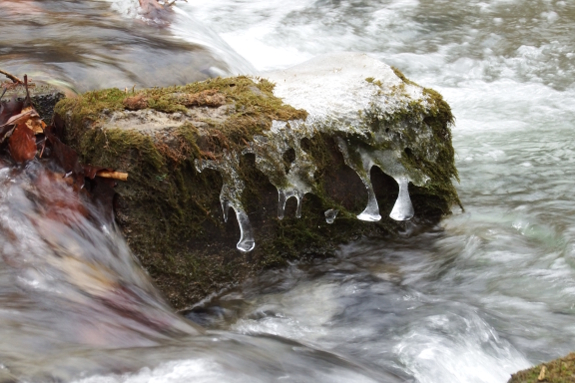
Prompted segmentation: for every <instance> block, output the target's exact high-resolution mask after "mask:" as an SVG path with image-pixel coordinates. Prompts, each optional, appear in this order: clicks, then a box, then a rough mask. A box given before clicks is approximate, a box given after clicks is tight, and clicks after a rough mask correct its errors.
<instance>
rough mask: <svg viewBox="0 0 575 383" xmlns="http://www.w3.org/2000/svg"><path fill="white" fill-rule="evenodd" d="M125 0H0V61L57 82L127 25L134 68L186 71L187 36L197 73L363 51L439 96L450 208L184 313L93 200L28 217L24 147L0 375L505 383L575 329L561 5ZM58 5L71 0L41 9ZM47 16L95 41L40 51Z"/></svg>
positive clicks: (7, 225)
mask: <svg viewBox="0 0 575 383" xmlns="http://www.w3.org/2000/svg"><path fill="white" fill-rule="evenodd" d="M134 3H135V2H134V1H128V0H125V1H122V0H115V1H64V0H60V1H55V0H52V1H48V0H43V1H35V2H33V1H23V0H16V1H10V2H2V4H0V8H6V7H8V4H10V6H11V7H12V11H11V12H12V13H4V14H3V18H2V24H1V25H0V31H1V33H0V52H2V53H1V54H2V56H1V57H0V67H2V66H3V65H4V64H5V63H6V64H9V66H10V65H11V67H12V68H14V67H16V66H17V65H18V64H21V63H26V65H36V66H38V65H39V64H43V63H45V64H49V67H50V68H55V69H51V70H44V71H45V72H47V73H48V74H49V75H50V76H52V77H56V78H59V79H61V80H63V81H67V82H70V83H72V84H73V85H75V83H74V81H75V77H74V76H76V73H77V72H76V70H77V68H81V70H82V71H86V72H90V71H92V69H86V68H95V69H93V71H104V72H106V73H108V71H109V72H110V73H112V74H114V73H124V75H125V73H128V72H130V71H132V72H135V73H137V69H134V68H136V67H135V66H133V67H131V66H129V65H136V64H134V63H132V62H131V61H130V60H129V59H127V58H125V61H126V62H127V63H128V64H129V65H128V64H126V65H128V66H127V67H123V69H122V70H119V71H118V70H117V69H114V70H111V69H109V66H106V65H108V64H109V62H110V61H109V60H108V61H106V60H107V59H106V60H104V59H103V57H104V56H105V54H106V52H107V50H108V49H109V47H108V46H107V44H106V41H109V39H111V40H112V41H117V40H115V39H118V38H119V37H117V36H120V35H121V36H124V40H122V41H126V42H129V44H127V45H123V46H122V48H121V49H120V51H121V52H124V53H122V54H126V53H125V52H135V53H140V52H152V53H149V54H150V55H152V56H153V57H152V59H150V60H149V61H150V62H151V63H152V66H153V69H149V71H150V72H149V73H150V78H152V77H153V76H154V74H153V70H156V69H157V70H159V71H160V72H159V73H165V72H164V71H163V69H162V68H165V67H167V66H171V67H170V68H172V70H174V68H175V69H176V70H177V71H179V72H180V73H184V72H185V70H187V69H186V68H188V69H189V67H193V70H197V68H198V66H196V62H195V61H193V60H191V59H190V61H189V62H191V63H192V64H191V65H190V66H185V65H182V62H181V61H178V60H179V59H178V57H184V59H183V60H184V61H185V60H186V57H199V56H194V55H193V54H191V53H189V52H191V51H194V49H192V48H190V46H191V45H192V44H197V45H198V46H200V47H202V49H203V51H205V52H208V53H209V58H208V59H206V60H207V61H205V64H204V66H205V67H206V68H204V72H202V73H204V74H205V75H213V74H214V73H219V72H218V71H224V72H225V71H228V72H246V71H247V72H249V71H251V72H253V73H255V72H256V70H257V71H260V72H265V71H266V70H271V69H278V68H284V67H288V66H291V65H293V64H297V63H299V62H302V61H305V60H306V59H308V58H311V57H313V56H315V55H317V54H320V53H326V52H333V51H365V52H369V53H370V54H371V55H373V56H374V57H377V58H379V59H381V60H383V61H384V62H386V63H388V64H391V65H394V66H396V67H398V68H400V69H401V70H402V71H404V73H405V74H406V75H407V76H408V77H409V78H410V79H412V80H414V81H416V82H418V83H419V84H422V85H424V86H428V87H432V88H434V89H436V90H438V91H439V92H440V93H442V94H443V95H444V97H445V98H446V100H447V101H448V102H449V103H450V105H451V106H452V108H453V112H454V114H455V116H456V118H457V120H456V125H455V127H454V128H453V144H454V147H455V149H456V156H457V157H456V161H457V167H458V169H459V174H460V180H461V182H460V183H459V184H458V186H457V188H458V191H459V193H460V197H461V200H462V202H463V204H464V206H465V211H463V212H462V211H455V212H454V215H453V216H451V217H448V218H447V219H445V220H444V221H443V222H442V223H441V224H440V225H439V226H438V227H437V228H435V229H434V230H432V231H430V232H428V233H425V234H417V235H411V236H408V235H406V236H405V237H404V238H399V239H397V240H395V241H393V242H391V243H390V242H380V241H368V240H361V241H358V242H356V243H351V244H348V245H345V246H342V247H341V249H340V250H339V252H338V256H337V257H335V258H332V259H328V260H321V261H317V262H315V263H312V264H305V265H301V264H294V265H292V266H290V267H289V268H288V269H287V270H281V271H275V272H268V273H266V274H264V275H262V276H260V277H259V278H258V279H257V280H253V281H250V282H249V283H248V284H246V285H245V286H242V287H237V288H234V289H232V290H229V291H225V292H221V293H219V294H217V295H214V296H213V297H210V298H209V299H206V300H205V301H204V302H201V303H200V304H198V305H197V306H196V307H194V308H193V309H192V310H190V311H188V312H187V313H186V316H187V317H188V318H190V319H192V320H193V321H195V322H196V323H199V324H201V325H202V326H203V329H202V328H199V327H198V326H195V325H192V324H191V323H190V322H187V321H184V320H183V319H180V318H179V317H177V316H175V315H173V314H172V313H170V311H169V309H168V308H167V307H166V306H165V304H164V303H163V301H162V299H161V297H159V296H158V294H157V293H156V292H155V291H154V289H153V287H151V286H150V284H149V283H148V282H147V280H146V278H145V276H143V275H141V273H139V272H138V271H137V270H138V269H137V267H135V265H136V264H135V261H133V260H132V259H131V256H130V254H129V251H128V250H127V249H126V246H125V244H124V242H123V241H122V239H121V238H118V236H117V235H116V234H114V233H115V231H114V228H113V227H108V226H106V224H104V223H103V221H102V220H101V219H100V218H98V213H97V212H90V213H89V214H88V213H86V212H84V213H83V214H80V213H74V214H72V215H71V217H72V218H70V217H68V218H66V221H65V223H66V224H65V225H64V224H62V223H61V221H62V219H61V218H60V219H58V217H52V216H50V215H48V217H49V218H41V217H46V215H45V214H40V213H38V211H40V212H44V213H45V209H46V207H45V206H49V203H50V202H51V201H50V200H48V201H44V200H42V198H40V197H39V194H38V193H39V192H38V190H41V187H42V185H43V183H42V182H40V181H41V179H42V178H43V177H47V176H45V175H44V176H43V174H44V173H43V172H42V171H41V170H40V169H39V168H38V166H37V165H36V164H33V165H30V166H29V167H28V169H26V170H25V171H22V170H18V171H16V170H13V169H9V168H7V167H4V168H3V169H0V176H1V177H2V179H1V180H0V182H2V195H0V199H2V212H1V219H0V221H1V225H2V227H3V234H2V238H1V243H2V252H3V253H2V254H3V260H2V270H1V274H0V286H1V288H2V290H1V292H0V294H1V296H0V300H1V302H2V305H1V307H0V332H1V334H2V336H1V337H0V363H2V366H0V367H2V368H0V378H1V377H3V376H4V375H5V376H7V377H10V376H12V377H14V376H15V377H17V378H22V379H24V381H26V380H32V381H42V376H51V377H55V378H57V379H62V380H64V381H66V380H70V379H76V381H81V382H84V383H87V382H189V381H197V382H270V381H288V382H364V381H365V382H373V381H378V382H402V381H407V382H421V383H428V382H430V383H431V382H442V383H444V382H453V383H456V382H474V383H475V382H506V381H507V379H508V378H509V375H510V374H511V373H512V372H515V371H516V370H518V369H521V368H525V367H528V366H529V365H531V364H535V363H538V362H540V361H543V360H548V359H552V358H555V357H559V356H561V355H563V354H566V353H568V352H569V351H572V350H574V349H575V325H574V324H573V323H575V321H574V319H575V248H574V246H573V245H574V244H575V202H574V201H575V198H574V197H573V193H572V190H573V186H574V185H575V177H574V176H575V174H574V173H575V170H573V168H574V166H575V149H574V145H573V144H572V143H571V140H572V137H573V133H572V128H573V126H574V125H575V109H574V108H573V107H572V105H574V104H575V84H574V81H575V40H573V38H572V36H573V35H574V33H575V4H573V3H572V2H571V1H556V0H533V1H529V2H525V1H521V0H485V1H476V0H467V1H462V0H449V1H442V0H435V1H433V0H419V1H418V0H371V1H360V0H357V1H343V0H331V1H328V0H317V1H312V0H292V1H289V2H287V1H278V0H266V1H240V0H212V1H210V2H205V1H199V0H188V3H181V2H179V3H177V5H176V7H177V12H176V15H177V18H179V19H177V18H176V19H177V20H176V21H173V20H172V21H170V22H171V24H170V23H167V24H165V25H164V26H163V27H161V28H160V27H158V25H159V24H161V23H162V22H163V21H162V20H160V21H158V22H155V21H153V20H152V21H150V20H149V19H146V18H145V17H143V16H142V15H141V14H138V13H137V12H136V11H134V9H135V8H134V7H135V5H134ZM23 4H25V5H27V7H28V9H30V10H29V11H28V10H26V11H23V10H22V9H23V8H22V7H21V6H22V5H23ZM40 4H42V5H40ZM45 4H47V5H45ZM32 5H34V6H36V8H38V9H40V10H39V11H38V12H42V13H41V15H42V16H37V15H36V14H35V13H34V12H35V10H36V8H34V7H32ZM48 5H50V6H51V7H52V11H51V12H52V13H50V12H48V10H47V9H46V7H48ZM18 7H20V8H18ZM42 7H44V8H42ZM60 7H62V8H61V9H68V10H70V9H73V12H75V13H72V11H70V12H68V13H66V12H64V13H63V14H64V16H63V15H60V16H58V17H59V18H58V17H56V16H54V12H55V11H56V10H60ZM8 8H9V7H8ZM4 15H8V16H4ZM66 15H67V16H66ZM71 15H76V16H75V17H72V16H71ZM66 17H67V18H66ZM62 18H64V19H62ZM78 18H80V19H81V21H80V20H79V19H78ZM31 19H32V21H30V20H31ZM20 20H26V22H29V23H30V24H26V25H27V26H25V27H23V26H22V24H25V23H22V22H20ZM57 20H61V23H64V24H65V25H67V26H69V27H70V28H72V30H74V31H80V30H82V28H79V27H78V26H79V25H83V24H85V23H89V24H90V28H91V29H90V31H89V33H87V34H84V35H82V36H75V37H73V39H74V41H76V42H77V45H78V44H80V43H82V44H87V45H86V46H89V47H90V48H91V49H92V51H91V53H90V54H84V53H83V52H84V51H82V53H81V54H78V53H77V52H76V51H77V49H76V51H74V50H73V49H72V50H65V49H64V48H61V49H64V50H65V52H66V54H67V55H69V56H70V57H71V58H69V59H64V58H62V59H60V58H59V57H62V56H61V53H58V52H59V51H58V50H56V49H52V50H50V49H46V48H45V47H54V46H58V40H59V38H61V37H62V36H68V35H67V34H66V30H65V29H64V30H61V29H58V28H56V26H55V25H54V24H55V23H56V22H57ZM178 20H179V21H178ZM182 20H184V21H182ZM185 20H195V21H194V22H193V23H192V22H185ZM41 22H43V23H44V24H43V25H47V27H46V28H48V30H50V31H52V35H50V34H47V35H46V36H45V37H44V41H43V43H41V42H40V40H39V37H33V36H29V35H26V34H25V33H31V31H32V30H33V28H32V27H31V26H30V25H37V24H38V23H41ZM154 23H156V24H154ZM18 28H20V29H18ZM74 28H76V29H74ZM16 31H20V32H16ZM90 34H93V36H92V38H91V39H88V37H86V36H87V35H90ZM110 34H111V35H110ZM8 35H9V36H10V38H9V39H7V38H5V36H8ZM109 36H112V37H110V38H109V39H108V40H107V38H108V37H109ZM114 36H115V37H114ZM126 36H127V37H126ZM96 37H98V39H96ZM15 39H16V40H15ZM70 39H72V37H70ZM87 39H88V40H87ZM14 41H17V42H18V43H14ZM24 41H29V42H30V43H29V44H27V45H26V46H24V44H23V42H24ZM42 44H43V45H42ZM173 44H175V45H173ZM77 45H76V46H77ZM151 46H153V47H154V49H157V50H160V51H162V52H164V53H166V52H167V53H168V56H169V58H166V59H164V58H162V57H163V56H162V55H159V56H157V55H156V54H157V51H154V50H153V49H151ZM228 46H231V47H232V48H233V49H235V50H236V51H237V52H238V53H239V54H240V55H242V56H243V57H245V58H246V59H247V60H248V61H249V62H251V64H252V65H253V67H255V69H252V68H251V66H250V64H247V63H245V62H243V61H242V59H241V58H238V57H239V56H238V55H236V54H235V53H234V52H233V51H231V50H230V48H229V47H228ZM74 49H75V48H74ZM46 51H48V52H46ZM153 52H156V53H153ZM222 52H224V53H222ZM172 53H174V55H173V57H172ZM59 55H60V56H59ZM114 55H115V53H109V56H110V57H112V58H113V57H115V56H114ZM186 55H189V56H186ZM210 55H211V56H210ZM121 57H125V56H121ZM202 57H204V56H202ZM206 57H208V56H206ZM210 57H211V58H210ZM220 57H221V59H220ZM58 60H60V61H58ZM212 61H214V62H215V61H218V62H219V63H220V64H218V65H215V64H213V63H212ZM222 62H223V64H222ZM64 63H68V64H66V65H64ZM69 63H76V64H74V65H72V64H69ZM77 63H80V64H77ZM105 63H108V64H106V65H104V64H105ZM143 63H145V64H147V62H145V61H144V62H143ZM154 63H156V64H155V65H154ZM160 63H161V65H160ZM140 64H142V62H140ZM140 64H138V65H139V66H138V68H139V67H141V65H140ZM114 65H115V64H114ZM212 66H213V67H214V68H212V69H211V71H212V72H210V69H209V68H210V67H212ZM159 67H162V68H159ZM27 68H28V67H27ZM75 68H76V69H75ZM126 68H128V69H126ZM222 68H223V69H222ZM230 68H231V69H230ZM4 69H6V68H4ZM161 69H162V70H161ZM190 70H191V69H190ZM93 71H92V72H90V73H93ZM167 72H169V71H167ZM167 72H166V73H167ZM82 73H84V72H82ZM128 77H129V76H128ZM95 78H96V77H95ZM168 79H169V78H168ZM185 80H186V78H185V77H182V78H180V79H178V81H185ZM93 84H94V81H92V82H90V83H88V85H77V86H78V87H79V88H81V87H82V86H93ZM38 180H40V181H38ZM54 198H56V197H54ZM68 208H69V209H71V210H72V211H74V209H73V206H69V207H68ZM47 220H48V221H47ZM53 222H56V223H53ZM58 222H60V223H58ZM9 229H10V230H9ZM39 238H42V239H39ZM86 238H92V239H91V240H87V239H86ZM94 249H97V250H94ZM57 270H68V271H73V272H69V273H57V272H56V271H57ZM70 275H81V276H83V277H82V278H76V279H74V280H70ZM2 374H4V375H2Z"/></svg>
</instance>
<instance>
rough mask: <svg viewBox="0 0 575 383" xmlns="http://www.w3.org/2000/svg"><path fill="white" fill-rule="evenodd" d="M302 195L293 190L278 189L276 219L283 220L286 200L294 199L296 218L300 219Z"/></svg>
mask: <svg viewBox="0 0 575 383" xmlns="http://www.w3.org/2000/svg"><path fill="white" fill-rule="evenodd" d="M303 196H304V193H303V192H301V191H299V190H295V189H280V188H278V219H284V217H285V211H286V204H287V200H288V199H290V198H291V197H294V198H295V199H296V201H297V208H296V211H295V216H296V218H301V209H302V200H303Z"/></svg>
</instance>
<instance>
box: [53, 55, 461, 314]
mask: <svg viewBox="0 0 575 383" xmlns="http://www.w3.org/2000/svg"><path fill="white" fill-rule="evenodd" d="M266 77H268V78H269V79H270V80H271V81H269V80H266V79H259V78H248V77H231V78H217V79H211V80H207V81H205V82H199V83H192V84H189V85H186V86H177V87H169V88H153V89H144V90H141V91H135V92H132V91H127V92H126V91H124V90H119V89H107V90H102V91H94V92H88V93H85V94H83V95H81V96H79V97H77V98H70V99H65V100H63V101H61V102H60V103H59V104H58V105H57V107H56V110H57V113H58V114H59V115H60V116H61V117H62V118H63V120H64V121H65V123H66V141H67V143H68V144H70V145H72V146H73V147H74V148H75V149H76V150H77V151H78V152H79V153H80V155H81V157H82V161H83V162H84V163H89V164H92V165H97V166H103V167H111V168H116V169H119V170H122V171H127V172H128V173H129V174H130V176H129V179H128V182H123V183H120V184H119V185H118V187H117V193H118V195H119V198H118V200H117V204H116V205H117V209H116V219H117V222H118V224H119V226H120V227H121V229H122V230H123V232H124V234H125V236H126V238H127V240H128V242H129V244H130V246H131V248H132V249H133V251H134V252H135V253H136V255H137V256H138V258H139V259H140V261H141V263H142V265H143V266H144V267H145V268H146V270H147V271H148V272H149V273H150V275H151V276H152V278H153V279H154V280H155V282H156V283H157V284H158V286H159V287H160V289H161V290H162V291H163V292H164V293H165V294H166V295H167V296H168V298H169V299H170V301H171V302H172V304H174V305H175V306H176V307H177V308H184V307H186V306H188V305H190V304H191V303H193V302H195V301H197V300H198V299H199V298H201V297H204V296H206V295H207V294H209V293H211V292H214V291H217V290H219V289H221V288H222V287H224V286H226V285H228V284H229V283H235V282H240V281H242V280H243V279H245V278H246V277H248V276H250V275H253V273H254V272H257V271H259V270H262V269H263V268H269V267H276V266H282V265H285V264H286V262H289V261H291V260H295V259H302V258H306V257H318V256H329V255H331V254H333V251H334V249H335V248H336V247H337V245H339V244H341V243H342V242H345V241H348V240H350V239H354V238H358V237H359V236H363V235H367V236H389V235H396V234H397V233H399V232H404V233H406V232H407V233H408V232H411V231H414V230H419V228H421V227H425V225H429V224H434V223H437V222H438V220H439V219H440V218H441V217H442V216H443V215H445V214H449V212H450V209H451V207H452V206H453V205H454V204H458V203H459V200H458V198H457V193H456V191H455V189H454V187H453V185H452V181H453V179H454V178H456V177H457V172H456V169H455V166H454V162H453V155H454V152H453V147H452V146H451V133H450V129H449V127H450V125H451V123H452V121H453V117H452V115H451V111H450V108H449V106H448V105H447V103H445V101H443V99H442V98H441V96H440V95H439V94H438V93H436V92H435V91H433V90H430V89H426V88H423V87H421V86H419V85H417V84H415V83H413V82H411V81H409V80H407V79H406V78H405V77H404V76H403V75H402V74H401V73H400V72H399V71H397V70H395V69H393V68H390V67H388V66H387V65H385V64H382V63H380V62H379V61H377V60H374V59H371V58H369V57H368V56H366V55H361V54H338V55H331V56H324V57H320V58H318V59H315V60H312V61H311V62H309V63H305V64H302V65H301V66H298V67H295V68H293V69H290V70H286V71H280V72H276V73H270V74H268V75H267V76H266ZM274 83H276V84H277V85H274ZM282 99H283V100H282Z"/></svg>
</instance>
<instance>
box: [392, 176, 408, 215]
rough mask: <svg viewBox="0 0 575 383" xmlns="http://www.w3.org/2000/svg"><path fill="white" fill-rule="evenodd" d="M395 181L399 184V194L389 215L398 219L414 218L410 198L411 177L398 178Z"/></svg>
mask: <svg viewBox="0 0 575 383" xmlns="http://www.w3.org/2000/svg"><path fill="white" fill-rule="evenodd" d="M395 181H396V182H397V184H398V185H399V194H398V195H397V199H396V200H395V204H394V205H393V209H391V213H390V214H389V217H390V218H391V219H393V220H396V221H407V220H409V219H411V218H413V215H414V211H413V205H412V204H411V199H410V198H409V190H408V186H409V179H407V177H400V178H396V179H395Z"/></svg>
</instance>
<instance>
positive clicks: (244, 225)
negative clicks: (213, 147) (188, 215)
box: [195, 152, 256, 253]
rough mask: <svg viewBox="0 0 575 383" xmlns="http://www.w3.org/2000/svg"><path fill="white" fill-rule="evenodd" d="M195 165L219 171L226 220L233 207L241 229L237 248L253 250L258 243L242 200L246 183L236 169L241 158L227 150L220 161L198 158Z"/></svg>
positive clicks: (223, 212) (198, 168)
mask: <svg viewBox="0 0 575 383" xmlns="http://www.w3.org/2000/svg"><path fill="white" fill-rule="evenodd" d="M195 165H196V169H197V170H198V172H200V173H201V172H202V170H204V169H206V168H209V169H213V170H216V171H218V172H219V173H220V175H221V176H222V180H223V184H222V189H221V191H220V204H221V206H222V214H223V218H224V222H228V218H229V210H230V208H231V209H233V210H234V212H235V213H236V218H237V221H238V226H239V229H240V240H239V241H238V243H237V244H236V248H237V249H238V250H239V251H242V252H244V253H247V252H250V251H252V250H253V249H254V247H255V246H256V243H255V240H254V236H253V232H252V225H251V223H250V219H249V217H248V215H247V214H246V212H245V211H244V209H243V206H242V203H241V200H240V196H241V194H242V192H243V191H244V188H245V185H244V183H243V181H242V180H241V178H240V177H239V175H238V174H237V170H236V169H238V168H239V158H238V157H237V156H234V155H230V154H229V153H228V152H225V153H224V155H223V156H222V159H221V160H220V161H217V162H216V161H213V160H202V161H199V160H196V161H195Z"/></svg>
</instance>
